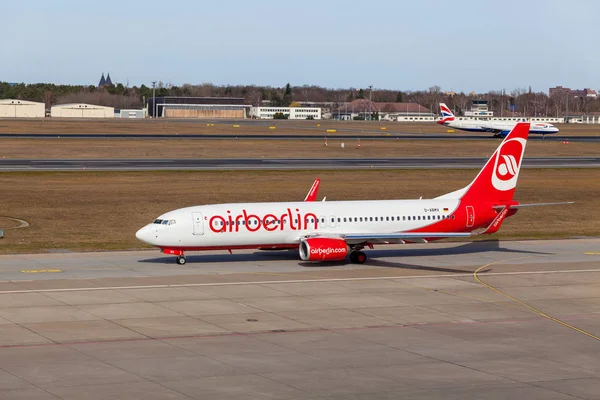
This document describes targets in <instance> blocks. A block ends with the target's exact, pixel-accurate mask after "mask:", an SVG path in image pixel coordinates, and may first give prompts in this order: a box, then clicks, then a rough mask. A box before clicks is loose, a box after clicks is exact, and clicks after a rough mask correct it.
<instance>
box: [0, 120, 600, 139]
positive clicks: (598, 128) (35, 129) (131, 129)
mask: <svg viewBox="0 0 600 400" xmlns="http://www.w3.org/2000/svg"><path fill="white" fill-rule="evenodd" d="M208 122H211V123H212V126H209V124H207V123H208ZM234 125H239V127H234ZM270 126H274V127H275V130H271V129H269V127H270ZM557 127H558V128H559V129H560V132H559V135H575V136H600V125H588V124H559V125H557ZM381 128H386V130H381ZM328 129H335V130H337V131H338V132H336V133H327V132H326V131H327V130H328ZM361 131H362V132H363V134H365V135H385V134H388V133H389V134H394V133H434V134H448V135H453V134H465V135H468V134H469V133H467V132H461V131H459V130H456V131H455V133H448V132H447V128H445V127H443V126H440V125H438V124H436V123H434V122H421V123H408V122H380V121H333V120H321V121H305V120H288V121H281V120H280V121H267V120H264V121H263V120H260V121H253V120H240V121H206V120H169V119H158V120H151V119H144V120H129V119H120V118H119V119H97V120H89V119H88V120H79V119H68V118H62V119H51V118H44V119H18V120H15V119H8V118H7V119H0V133H58V134H61V135H69V134H73V133H129V134H136V133H138V134H139V133H162V134H173V135H177V134H179V135H185V134H236V135H240V136H243V135H247V134H266V133H269V132H271V133H273V134H278V135H286V134H302V135H317V136H324V135H329V136H335V135H336V134H344V133H346V134H347V133H350V132H351V133H358V134H360V133H361Z"/></svg>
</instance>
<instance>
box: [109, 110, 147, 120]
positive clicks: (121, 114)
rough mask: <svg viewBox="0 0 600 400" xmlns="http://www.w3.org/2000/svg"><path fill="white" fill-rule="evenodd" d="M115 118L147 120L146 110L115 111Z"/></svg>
mask: <svg viewBox="0 0 600 400" xmlns="http://www.w3.org/2000/svg"><path fill="white" fill-rule="evenodd" d="M115 118H138V119H139V118H142V119H143V118H146V110H144V109H141V110H137V109H130V110H115Z"/></svg>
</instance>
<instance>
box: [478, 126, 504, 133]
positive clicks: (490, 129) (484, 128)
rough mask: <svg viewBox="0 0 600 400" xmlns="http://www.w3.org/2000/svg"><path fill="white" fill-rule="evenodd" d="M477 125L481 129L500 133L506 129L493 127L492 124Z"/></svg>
mask: <svg viewBox="0 0 600 400" xmlns="http://www.w3.org/2000/svg"><path fill="white" fill-rule="evenodd" d="M479 127H480V128H481V129H483V130H484V131H486V132H491V133H502V132H505V131H506V129H500V128H494V127H493V126H488V125H480V126H479Z"/></svg>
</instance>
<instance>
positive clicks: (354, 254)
mask: <svg viewBox="0 0 600 400" xmlns="http://www.w3.org/2000/svg"><path fill="white" fill-rule="evenodd" d="M350 262H351V263H352V264H364V263H365V262H367V254H366V253H365V252H363V251H357V250H352V251H351V252H350Z"/></svg>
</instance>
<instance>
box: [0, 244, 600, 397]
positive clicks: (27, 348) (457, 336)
mask: <svg viewBox="0 0 600 400" xmlns="http://www.w3.org/2000/svg"><path fill="white" fill-rule="evenodd" d="M369 255H370V257H371V258H370V260H369V261H368V263H367V264H366V265H350V264H344V263H341V264H340V263H332V264H330V265H321V264H302V263H299V262H298V261H297V257H296V254H295V253H294V252H251V251H244V252H239V253H234V254H233V255H229V254H227V253H225V254H223V253H216V252H210V253H190V255H189V256H188V264H186V265H185V266H184V267H179V266H176V265H175V264H174V263H173V259H172V257H170V256H165V255H162V254H160V253H158V252H157V251H154V250H151V251H146V250H144V251H131V252H117V253H113V252H103V253H55V254H28V255H4V256H0V279H1V280H2V282H0V398H2V399H10V398H17V397H18V398H22V397H27V398H31V399H57V398H59V399H78V398H82V397H85V398H87V399H105V398H132V397H143V398H146V399H163V398H170V399H201V398H219V399H247V398H253V399H336V400H344V399H357V398H369V399H396V398H403V399H407V398H408V399H424V398H442V397H443V398H446V399H463V398H484V397H485V398H544V399H571V398H574V397H575V398H590V399H591V398H596V396H597V393H598V388H599V387H600V338H599V337H598V336H596V335H600V239H594V238H582V239H572V240H547V241H514V242H497V241H484V242H474V243H436V244H429V245H405V246H391V247H380V248H378V249H377V250H375V251H370V252H369ZM477 270H479V273H478V274H477V279H480V280H481V281H482V282H484V283H485V284H487V285H490V287H491V288H490V287H486V286H484V285H483V284H482V283H481V282H479V281H477V279H476V278H475V277H474V274H473V273H474V272H475V271H477ZM508 296H510V297H508ZM519 302H521V303H519ZM534 310H538V311H540V312H543V314H544V315H545V316H544V315H541V314H540V313H539V312H535V311H534ZM550 318H554V320H552V319H550ZM565 324H566V325H565ZM567 325H570V326H571V327H569V326H567ZM573 328H576V329H573Z"/></svg>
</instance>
